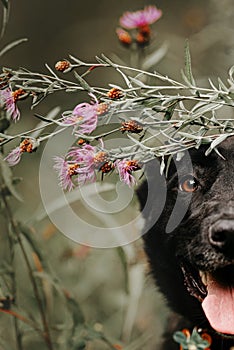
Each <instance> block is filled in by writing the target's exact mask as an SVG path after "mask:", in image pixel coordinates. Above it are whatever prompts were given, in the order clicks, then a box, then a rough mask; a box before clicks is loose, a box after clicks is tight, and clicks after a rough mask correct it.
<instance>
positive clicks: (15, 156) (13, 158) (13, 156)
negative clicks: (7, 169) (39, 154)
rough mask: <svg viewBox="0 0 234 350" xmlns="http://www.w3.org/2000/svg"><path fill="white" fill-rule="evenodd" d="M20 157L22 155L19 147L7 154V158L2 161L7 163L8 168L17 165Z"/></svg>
mask: <svg viewBox="0 0 234 350" xmlns="http://www.w3.org/2000/svg"><path fill="white" fill-rule="evenodd" d="M21 155H22V151H21V147H20V146H18V147H16V148H14V149H13V150H12V151H11V152H10V153H9V154H8V156H6V157H5V158H4V160H6V161H7V163H8V164H9V166H14V165H16V164H18V163H19V161H20V159H21Z"/></svg>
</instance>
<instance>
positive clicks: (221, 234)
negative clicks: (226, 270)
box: [209, 219, 234, 255]
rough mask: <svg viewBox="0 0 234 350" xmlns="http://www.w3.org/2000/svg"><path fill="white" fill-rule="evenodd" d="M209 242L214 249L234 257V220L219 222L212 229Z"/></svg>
mask: <svg viewBox="0 0 234 350" xmlns="http://www.w3.org/2000/svg"><path fill="white" fill-rule="evenodd" d="M209 241H210V244H211V245H212V246H213V247H214V248H218V249H220V250H222V251H224V252H227V253H228V254H229V253H231V254H232V255H234V220H233V219H232V220H219V221H217V222H216V223H215V224H213V225H212V226H211V227H210V230H209Z"/></svg>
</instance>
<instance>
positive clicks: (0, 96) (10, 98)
mask: <svg viewBox="0 0 234 350" xmlns="http://www.w3.org/2000/svg"><path fill="white" fill-rule="evenodd" d="M0 100H1V101H2V102H3V104H4V105H5V109H6V111H7V112H8V113H9V115H10V116H11V118H12V119H13V120H14V121H16V120H19V118H20V111H19V109H18V107H17V105H16V98H15V97H14V92H12V90H11V89H10V88H9V87H7V88H6V89H4V90H0Z"/></svg>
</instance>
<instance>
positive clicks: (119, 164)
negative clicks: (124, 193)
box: [114, 159, 140, 186]
mask: <svg viewBox="0 0 234 350" xmlns="http://www.w3.org/2000/svg"><path fill="white" fill-rule="evenodd" d="M114 165H115V167H116V168H117V171H118V173H119V177H120V180H121V181H123V182H124V183H126V184H127V185H128V186H133V185H135V183H136V179H135V178H134V176H133V175H132V172H133V171H136V170H139V169H140V166H139V164H138V162H137V161H136V160H126V159H123V160H116V161H115V163H114Z"/></svg>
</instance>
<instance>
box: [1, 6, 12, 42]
mask: <svg viewBox="0 0 234 350" xmlns="http://www.w3.org/2000/svg"><path fill="white" fill-rule="evenodd" d="M2 3H3V6H4V7H3V20H2V30H1V34H0V38H2V37H3V35H4V34H5V31H6V26H7V23H8V20H9V15H10V2H9V0H2Z"/></svg>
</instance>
